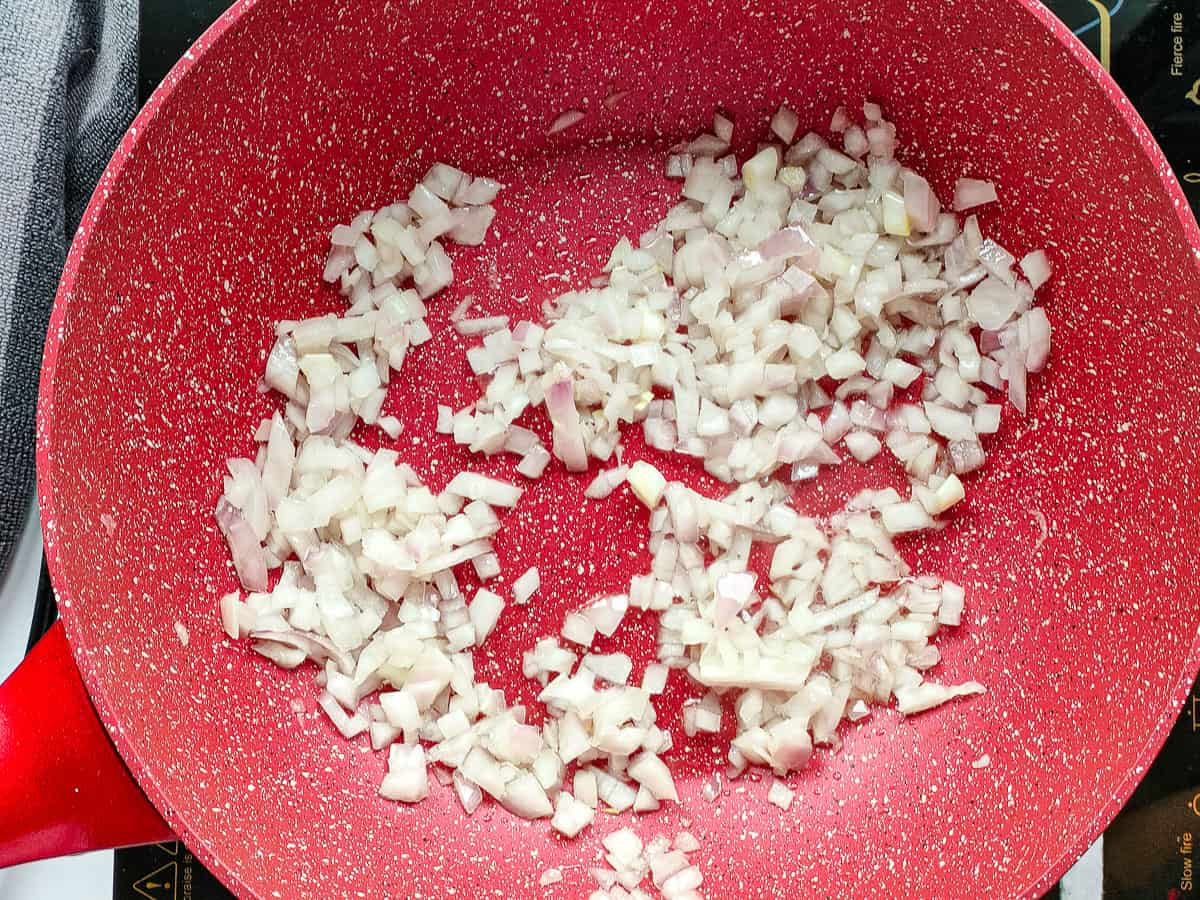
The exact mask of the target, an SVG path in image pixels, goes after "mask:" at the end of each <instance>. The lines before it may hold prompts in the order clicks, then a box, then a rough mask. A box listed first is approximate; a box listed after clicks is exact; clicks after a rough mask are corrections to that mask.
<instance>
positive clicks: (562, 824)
mask: <svg viewBox="0 0 1200 900" xmlns="http://www.w3.org/2000/svg"><path fill="white" fill-rule="evenodd" d="M595 817H596V812H595V810H593V809H592V808H591V807H589V806H587V805H586V804H583V803H580V802H579V801H578V800H576V799H575V798H574V797H572V796H571V795H570V794H569V793H567V792H566V791H560V792H559V794H558V797H557V798H556V799H555V801H554V817H553V818H551V819H550V827H551V828H553V829H554V830H555V831H557V832H558V833H559V834H561V835H563V836H564V837H569V838H573V837H576V836H577V835H578V834H579V832H581V831H583V829H585V828H587V826H588V825H590V824H592V819H594V818H595Z"/></svg>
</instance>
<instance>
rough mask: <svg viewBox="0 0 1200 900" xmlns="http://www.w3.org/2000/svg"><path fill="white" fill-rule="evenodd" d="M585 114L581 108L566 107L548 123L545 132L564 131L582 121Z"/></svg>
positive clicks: (555, 132)
mask: <svg viewBox="0 0 1200 900" xmlns="http://www.w3.org/2000/svg"><path fill="white" fill-rule="evenodd" d="M586 115H587V114H586V113H585V112H584V111H583V110H581V109H568V110H567V111H566V112H563V113H560V114H559V116H558V117H557V118H556V119H555V120H554V121H553V122H552V123H550V127H549V128H548V129H546V134H558V132H560V131H565V130H566V129H568V128H570V127H571V126H573V125H577V124H579V122H581V121H583V118H584V116H586Z"/></svg>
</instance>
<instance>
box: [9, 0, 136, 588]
mask: <svg viewBox="0 0 1200 900" xmlns="http://www.w3.org/2000/svg"><path fill="white" fill-rule="evenodd" d="M137 27H138V0H0V98H3V100H2V101H0V574H3V571H4V569H5V567H6V566H7V565H8V560H9V557H10V556H11V554H12V550H13V547H14V544H15V542H16V539H17V537H18V536H19V535H20V532H21V529H22V526H23V524H24V519H25V514H26V512H27V510H28V509H29V500H30V496H31V494H32V490H33V484H34V417H35V413H36V405H37V388H38V376H39V374H40V372H41V366H42V341H43V338H44V337H45V334H46V325H47V322H48V321H49V317H50V307H51V305H52V303H53V301H54V292H55V289H56V287H57V285H58V278H59V275H60V274H61V272H62V267H63V261H64V260H65V259H66V252H67V247H68V246H69V244H70V240H71V236H72V235H73V234H74V232H75V229H76V227H77V226H78V224H79V219H80V216H82V214H83V210H84V208H85V207H86V206H87V201H88V198H89V197H90V196H91V193H92V189H93V187H95V184H96V179H98V178H99V177H100V173H101V172H102V171H104V166H105V165H106V164H107V163H108V160H109V157H110V156H112V152H113V149H114V148H115V147H116V145H117V141H118V140H119V139H120V137H121V135H122V134H123V133H124V131H125V129H126V127H127V126H128V124H129V121H130V119H131V118H132V117H133V113H134V111H135V109H136V106H137Z"/></svg>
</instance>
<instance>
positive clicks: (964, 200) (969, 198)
mask: <svg viewBox="0 0 1200 900" xmlns="http://www.w3.org/2000/svg"><path fill="white" fill-rule="evenodd" d="M996 199H997V197H996V186H995V185H993V184H992V183H991V182H990V181H980V180H979V179H977V178H960V179H958V181H957V182H955V185H954V210H955V211H956V212H962V211H963V210H967V209H973V208H974V207H976V206H983V205H984V204H985V203H995V202H996Z"/></svg>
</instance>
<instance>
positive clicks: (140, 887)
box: [133, 862, 179, 900]
mask: <svg viewBox="0 0 1200 900" xmlns="http://www.w3.org/2000/svg"><path fill="white" fill-rule="evenodd" d="M178 874H179V863H177V862H169V863H167V864H166V865H165V866H159V867H158V868H157V869H155V870H154V871H153V872H151V873H150V874H149V875H146V876H143V877H142V878H140V879H139V880H137V881H135V882H134V883H133V889H134V890H135V891H137V892H138V893H139V894H141V895H142V896H143V897H145V898H146V900H175V898H176V895H177V894H178V892H179V885H178V884H177V883H176V880H177V876H178Z"/></svg>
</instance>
